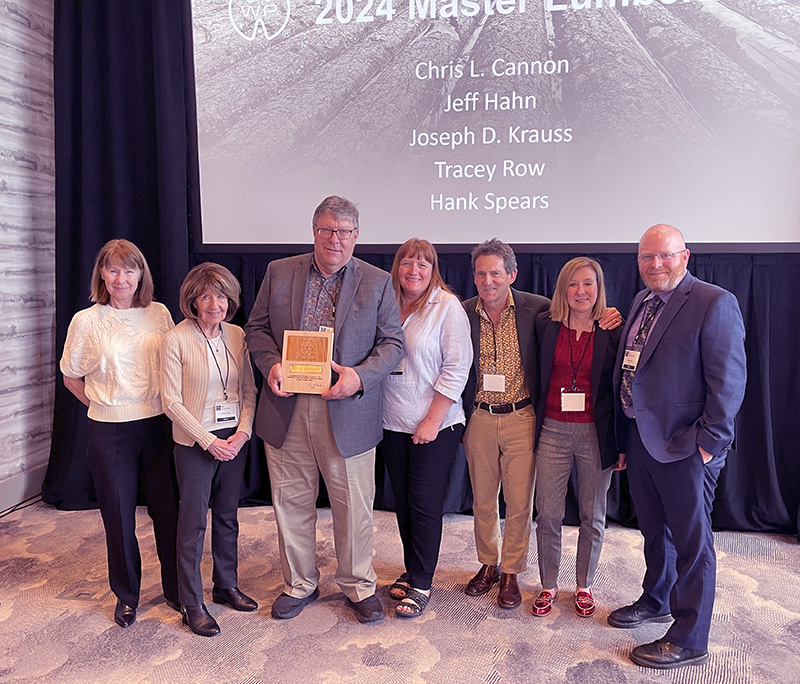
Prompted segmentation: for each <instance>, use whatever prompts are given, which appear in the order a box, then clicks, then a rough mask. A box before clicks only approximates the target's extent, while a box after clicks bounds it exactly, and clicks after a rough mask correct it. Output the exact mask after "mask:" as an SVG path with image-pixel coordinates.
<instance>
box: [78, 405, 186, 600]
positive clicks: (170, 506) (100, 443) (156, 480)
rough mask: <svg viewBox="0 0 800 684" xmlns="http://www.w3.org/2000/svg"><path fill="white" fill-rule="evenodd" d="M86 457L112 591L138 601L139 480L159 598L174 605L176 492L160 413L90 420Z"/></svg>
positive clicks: (168, 436) (167, 425)
mask: <svg viewBox="0 0 800 684" xmlns="http://www.w3.org/2000/svg"><path fill="white" fill-rule="evenodd" d="M88 436H89V440H88V460H89V468H90V470H91V472H92V479H93V480H94V486H95V490H96V492H97V502H98V504H99V506H100V513H101V514H102V516H103V525H104V526H105V530H106V547H107V550H108V580H109V584H110V585H111V591H113V592H114V594H115V595H116V596H117V598H119V599H120V600H121V601H123V602H124V603H125V604H127V605H129V606H131V607H132V608H136V607H138V605H139V590H140V587H141V582H142V561H141V556H140V555H139V543H138V541H137V539H136V502H137V494H138V489H139V483H140V482H141V485H142V491H143V492H144V496H145V500H146V503H147V513H148V514H149V515H150V517H151V518H152V520H153V532H154V534H155V540H156V553H157V554H158V560H159V562H160V563H161V587H162V589H163V591H164V597H165V598H166V599H168V600H170V601H174V602H176V603H177V601H178V577H177V568H176V561H175V538H176V530H177V522H178V496H177V494H178V492H177V486H176V483H175V473H174V467H173V464H172V444H173V442H172V423H171V422H170V421H169V419H168V418H167V417H166V416H165V415H163V414H161V415H158V416H154V417H152V418H145V419H142V420H132V421H127V422H124V423H103V422H100V421H96V420H91V419H90V420H89V434H88Z"/></svg>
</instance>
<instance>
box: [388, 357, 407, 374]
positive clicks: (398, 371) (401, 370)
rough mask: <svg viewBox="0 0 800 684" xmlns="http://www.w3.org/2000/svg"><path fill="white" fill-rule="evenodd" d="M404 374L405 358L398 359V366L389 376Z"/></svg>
mask: <svg viewBox="0 0 800 684" xmlns="http://www.w3.org/2000/svg"><path fill="white" fill-rule="evenodd" d="M405 372H406V360H405V357H403V358H402V359H400V365H399V366H398V367H397V368H395V369H394V370H393V371H392V372H391V373H389V375H404V374H405Z"/></svg>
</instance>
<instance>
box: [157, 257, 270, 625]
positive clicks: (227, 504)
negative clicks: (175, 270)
mask: <svg viewBox="0 0 800 684" xmlns="http://www.w3.org/2000/svg"><path fill="white" fill-rule="evenodd" d="M240 292H241V289H240V286H239V283H238V281H237V280H236V278H234V276H233V274H232V273H231V272H230V271H229V270H228V269H227V268H225V267H223V266H220V265H218V264H213V263H203V264H200V265H198V266H195V267H194V268H193V269H192V270H191V271H189V274H188V275H187V276H186V279H185V280H184V281H183V285H181V291H180V307H181V311H182V312H183V314H184V315H185V316H186V319H185V320H184V321H182V322H181V323H179V324H178V325H177V326H175V328H173V329H172V330H171V331H170V332H169V333H168V334H167V335H165V336H164V339H163V341H162V345H161V386H162V392H161V399H162V402H163V405H164V412H165V413H166V414H167V415H168V416H169V418H170V419H171V420H172V435H173V439H174V440H175V470H176V473H177V477H178V489H179V492H180V505H179V511H178V543H177V550H178V590H179V595H180V602H181V613H182V615H183V622H184V624H186V625H188V626H189V627H190V628H191V630H192V631H193V632H195V633H196V634H199V635H201V636H214V635H215V634H218V633H219V626H218V625H217V623H216V621H215V620H214V618H213V617H211V615H210V614H209V612H208V610H207V609H206V606H205V603H204V602H203V585H202V580H201V578H200V561H201V559H202V557H203V541H204V537H205V531H206V518H207V513H208V507H209V503H210V505H211V522H212V536H211V554H212V557H213V560H214V571H213V580H214V589H213V594H212V596H213V599H214V602H215V603H228V604H230V605H231V606H232V607H233V608H234V609H236V610H244V611H251V610H255V609H256V608H257V607H258V604H257V603H256V602H255V601H254V600H253V599H251V598H249V597H248V596H245V594H243V593H242V592H241V591H239V588H238V582H237V567H238V562H237V543H238V536H239V522H238V519H237V514H238V506H239V495H240V492H241V488H242V480H243V477H244V467H245V461H246V458H247V457H246V453H243V452H242V453H240V452H241V449H242V447H243V446H244V444H245V442H247V440H248V439H250V435H251V433H252V425H253V415H254V411H255V405H256V387H255V382H254V380H253V370H252V366H251V365H250V354H249V353H248V351H247V346H246V345H245V341H244V331H243V330H242V329H241V328H239V327H237V326H235V325H231V324H229V323H227V322H226V321H229V320H230V319H231V318H232V317H233V314H234V313H235V312H236V309H237V308H238V306H239V295H240Z"/></svg>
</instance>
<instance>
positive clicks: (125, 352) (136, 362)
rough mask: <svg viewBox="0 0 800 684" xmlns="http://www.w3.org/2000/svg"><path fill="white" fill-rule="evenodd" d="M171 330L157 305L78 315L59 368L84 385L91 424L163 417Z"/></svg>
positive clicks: (95, 308) (169, 321)
mask: <svg viewBox="0 0 800 684" xmlns="http://www.w3.org/2000/svg"><path fill="white" fill-rule="evenodd" d="M173 325H174V324H173V322H172V316H170V314H169V311H168V310H167V307H165V306H164V305H163V304H159V303H158V302H153V303H152V304H150V305H149V306H147V307H144V308H134V309H114V308H113V307H111V306H109V305H107V304H95V305H94V306H91V307H89V308H88V309H84V310H83V311H79V312H78V313H76V314H75V316H74V317H73V318H72V322H71V323H70V324H69V329H68V330H67V341H66V342H65V343H64V353H63V355H62V356H61V363H60V368H61V372H62V373H63V374H64V375H65V376H67V377H68V378H83V379H84V381H85V383H86V396H87V397H88V399H89V411H88V415H89V418H91V419H92V420H97V421H100V422H103V423H124V422H127V421H131V420H141V419H143V418H151V417H153V416H157V415H159V414H161V413H163V412H164V411H163V409H162V408H161V392H160V387H161V373H160V368H159V366H160V360H159V348H160V347H161V338H162V337H163V335H164V333H166V332H167V331H168V330H169V329H170V328H172V327H173Z"/></svg>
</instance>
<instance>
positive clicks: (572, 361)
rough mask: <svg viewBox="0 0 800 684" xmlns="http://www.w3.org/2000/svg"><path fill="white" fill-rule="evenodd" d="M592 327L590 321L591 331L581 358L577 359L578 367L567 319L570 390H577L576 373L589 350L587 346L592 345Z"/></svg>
mask: <svg viewBox="0 0 800 684" xmlns="http://www.w3.org/2000/svg"><path fill="white" fill-rule="evenodd" d="M594 327H595V323H594V321H592V331H591V332H590V333H589V341H588V342H587V343H586V345H585V346H584V347H583V351H582V352H581V358H579V359H578V365H577V366H576V365H575V359H574V355H573V352H572V329H571V328H570V327H569V317H568V318H567V340H568V341H569V365H570V370H571V371H572V389H573V390H575V389H577V383H578V371H579V370H580V369H581V364H582V363H583V358H584V357H585V356H586V350H587V349H589V345H590V344H591V343H592V337H594Z"/></svg>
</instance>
